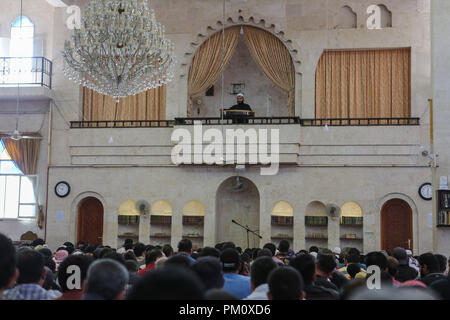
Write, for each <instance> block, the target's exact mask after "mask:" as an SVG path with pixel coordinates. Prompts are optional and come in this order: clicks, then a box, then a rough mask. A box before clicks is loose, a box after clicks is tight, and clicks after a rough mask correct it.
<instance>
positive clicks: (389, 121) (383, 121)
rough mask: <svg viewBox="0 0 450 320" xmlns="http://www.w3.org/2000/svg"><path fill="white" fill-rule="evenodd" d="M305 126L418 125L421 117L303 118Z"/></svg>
mask: <svg viewBox="0 0 450 320" xmlns="http://www.w3.org/2000/svg"><path fill="white" fill-rule="evenodd" d="M300 124H301V125H302V126H304V127H324V126H325V125H327V126H330V127H352V126H357V127H364V126H418V125H420V118H353V119H349V118H347V119H301V120H300Z"/></svg>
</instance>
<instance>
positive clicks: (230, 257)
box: [220, 248, 241, 273]
mask: <svg viewBox="0 0 450 320" xmlns="http://www.w3.org/2000/svg"><path fill="white" fill-rule="evenodd" d="M220 262H221V263H222V270H223V272H225V273H233V272H234V273H235V272H237V271H238V270H239V267H240V264H241V260H240V256H239V252H237V251H236V249H231V248H228V249H225V250H223V251H222V253H221V254H220Z"/></svg>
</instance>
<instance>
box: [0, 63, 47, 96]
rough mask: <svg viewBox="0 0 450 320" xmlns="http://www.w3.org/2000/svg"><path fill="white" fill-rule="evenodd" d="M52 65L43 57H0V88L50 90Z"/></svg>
mask: <svg viewBox="0 0 450 320" xmlns="http://www.w3.org/2000/svg"><path fill="white" fill-rule="evenodd" d="M52 71H53V64H52V62H51V61H50V60H48V59H47V58H44V57H0V86H14V85H30V86H32V85H38V86H43V87H47V88H49V89H51V88H52Z"/></svg>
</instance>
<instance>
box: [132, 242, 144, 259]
mask: <svg viewBox="0 0 450 320" xmlns="http://www.w3.org/2000/svg"><path fill="white" fill-rule="evenodd" d="M133 250H134V254H135V255H136V257H142V256H145V244H143V243H141V242H138V243H136V244H135V245H134V248H133Z"/></svg>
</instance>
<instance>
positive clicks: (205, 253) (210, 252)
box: [200, 247, 220, 258]
mask: <svg viewBox="0 0 450 320" xmlns="http://www.w3.org/2000/svg"><path fill="white" fill-rule="evenodd" d="M200 257H216V258H220V251H219V250H217V249H216V248H213V247H204V248H203V249H202V251H201V252H200Z"/></svg>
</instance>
